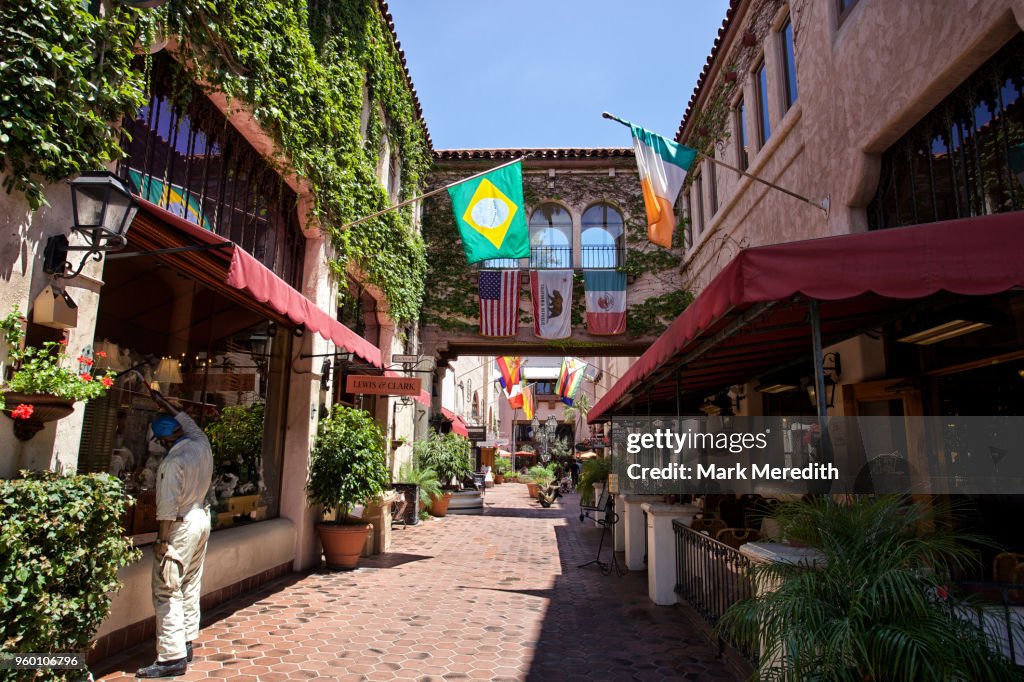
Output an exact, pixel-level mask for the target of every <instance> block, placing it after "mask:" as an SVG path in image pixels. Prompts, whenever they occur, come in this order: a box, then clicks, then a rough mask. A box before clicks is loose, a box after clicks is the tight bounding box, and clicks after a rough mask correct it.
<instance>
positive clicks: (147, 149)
mask: <svg viewBox="0 0 1024 682" xmlns="http://www.w3.org/2000/svg"><path fill="white" fill-rule="evenodd" d="M172 78H173V76H172V75H171V69H170V67H169V65H168V64H167V60H166V58H161V57H159V56H158V57H156V58H154V64H153V72H152V86H151V92H150V96H149V100H148V101H147V103H146V104H145V105H144V106H143V107H142V108H141V109H140V110H139V112H138V114H137V115H136V116H135V118H126V119H125V120H124V124H123V129H124V132H125V133H126V134H125V135H124V136H122V139H123V150H124V153H125V158H124V159H122V160H121V161H120V162H119V163H118V174H119V175H120V176H121V177H122V178H124V179H125V180H126V181H127V182H128V184H129V185H130V186H131V188H132V191H133V192H134V193H135V194H137V195H138V196H140V197H142V198H143V199H146V200H147V201H150V202H152V203H154V204H156V205H158V206H160V207H161V208H163V209H165V210H167V211H170V212H171V213H174V214H176V215H178V216H180V217H182V218H184V219H185V220H188V221H190V222H192V223H195V224H196V225H199V226H201V227H203V228H204V229H207V230H210V231H211V232H215V233H216V234H218V235H220V236H222V237H225V238H227V239H230V240H231V241H233V242H235V243H236V244H238V245H239V246H241V247H242V248H243V249H245V250H246V251H248V252H249V253H250V254H252V256H253V257H255V258H256V259H257V260H258V261H260V262H261V263H263V265H265V266H267V267H268V268H270V269H271V270H273V271H274V273H275V274H276V275H278V276H279V277H281V279H283V280H285V281H286V282H288V283H289V284H292V285H294V284H296V283H297V281H298V278H299V275H300V274H301V273H300V270H301V268H300V264H301V259H302V256H303V250H304V240H303V237H302V235H301V233H300V232H299V226H298V217H297V212H296V203H297V199H296V196H295V193H294V192H293V191H292V190H291V188H290V187H288V186H287V185H286V184H285V183H284V181H283V180H282V179H281V177H280V176H279V175H278V174H277V173H276V172H275V171H274V169H273V168H271V167H270V165H269V164H268V163H267V162H266V161H265V160H264V159H263V157H262V156H260V155H259V153H257V152H256V150H255V149H253V147H252V145H250V144H249V142H248V141H247V140H246V139H245V138H244V137H242V135H241V134H240V133H239V132H238V131H237V130H235V129H234V128H233V127H232V126H230V125H228V124H227V123H226V121H225V119H224V115H223V114H221V112H220V111H218V110H217V109H216V107H214V106H213V104H212V103H211V102H210V101H209V99H207V97H206V95H204V94H203V92H202V90H201V89H200V88H199V87H198V86H194V87H193V89H192V92H191V96H190V97H189V98H188V104H187V105H185V106H177V105H175V104H174V103H173V101H172V97H171V95H172V82H173V81H172Z"/></svg>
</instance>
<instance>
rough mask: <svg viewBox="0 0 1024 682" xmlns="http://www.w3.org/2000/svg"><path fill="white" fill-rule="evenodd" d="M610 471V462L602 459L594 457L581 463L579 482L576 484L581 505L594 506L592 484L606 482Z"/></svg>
mask: <svg viewBox="0 0 1024 682" xmlns="http://www.w3.org/2000/svg"><path fill="white" fill-rule="evenodd" d="M610 470H611V466H610V461H609V460H607V459H605V458H604V457H594V458H592V459H588V460H587V461H586V462H584V463H583V469H582V471H580V480H579V483H577V484H576V490H578V491H580V503H581V504H590V505H592V504H594V484H595V483H600V482H602V481H607V480H608V472H609V471H610Z"/></svg>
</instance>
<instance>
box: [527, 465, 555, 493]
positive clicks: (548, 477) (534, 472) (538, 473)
mask: <svg viewBox="0 0 1024 682" xmlns="http://www.w3.org/2000/svg"><path fill="white" fill-rule="evenodd" d="M527 473H528V474H529V476H530V480H532V481H533V482H534V483H536V484H537V485H539V486H540V487H542V488H546V487H547V486H548V484H549V483H551V481H553V480H555V475H554V474H553V473H551V469H548V468H547V467H545V466H539V465H538V466H535V467H530V470H529V471H528V472H527Z"/></svg>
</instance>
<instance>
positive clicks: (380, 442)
mask: <svg viewBox="0 0 1024 682" xmlns="http://www.w3.org/2000/svg"><path fill="white" fill-rule="evenodd" d="M390 486H391V474H390V472H389V471H388V466H387V454H386V451H385V449H384V434H383V433H381V430H380V425H379V424H378V423H377V422H376V421H374V419H373V417H371V416H370V414H369V413H368V412H366V411H365V410H357V409H354V408H351V407H345V406H343V405H336V406H335V407H334V409H333V410H332V411H331V414H330V416H329V417H327V418H325V419H321V420H320V424H319V426H318V427H317V434H316V443H315V444H314V445H313V450H312V452H311V453H310V462H309V482H308V484H307V486H306V490H307V492H308V494H309V501H310V503H312V504H319V505H321V506H322V507H323V508H324V511H329V510H333V511H335V512H336V523H344V522H346V521H348V515H349V513H350V512H351V511H352V508H353V507H354V506H355V505H357V504H366V503H368V502H370V501H371V500H373V499H374V498H376V497H379V496H381V495H383V494H384V492H385V491H386V490H387V489H388V488H389V487H390Z"/></svg>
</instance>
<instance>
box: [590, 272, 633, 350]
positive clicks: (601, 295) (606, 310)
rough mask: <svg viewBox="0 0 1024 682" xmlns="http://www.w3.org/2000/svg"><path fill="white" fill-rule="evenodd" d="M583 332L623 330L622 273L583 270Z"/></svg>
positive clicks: (624, 328) (624, 292)
mask: <svg viewBox="0 0 1024 682" xmlns="http://www.w3.org/2000/svg"><path fill="white" fill-rule="evenodd" d="M583 285H584V288H585V289H586V298H587V331H588V332H590V333H591V334H596V335H599V336H611V335H613V334H625V333H626V273H624V272H616V271H615V270H586V271H584V272H583Z"/></svg>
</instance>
